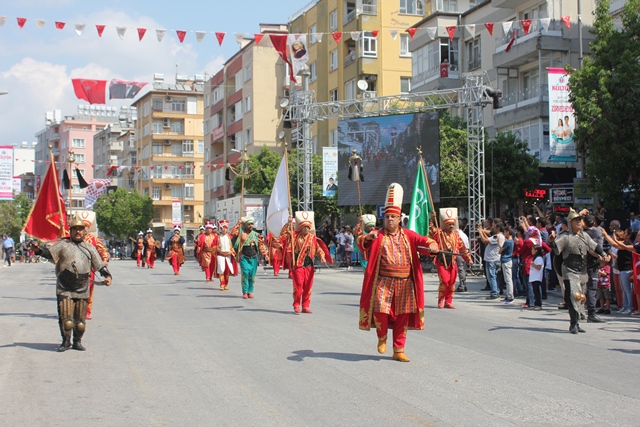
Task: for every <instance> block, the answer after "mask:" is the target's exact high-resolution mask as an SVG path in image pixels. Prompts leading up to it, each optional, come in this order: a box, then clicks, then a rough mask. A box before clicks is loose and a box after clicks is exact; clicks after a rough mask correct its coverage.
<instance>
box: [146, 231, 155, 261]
mask: <svg viewBox="0 0 640 427" xmlns="http://www.w3.org/2000/svg"><path fill="white" fill-rule="evenodd" d="M147 233H149V235H148V236H147V239H146V242H145V243H146V244H147V268H153V267H154V265H155V263H156V241H155V239H154V238H153V236H152V235H151V232H150V231H148V232H147Z"/></svg>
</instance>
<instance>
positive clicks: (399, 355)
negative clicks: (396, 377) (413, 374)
mask: <svg viewBox="0 0 640 427" xmlns="http://www.w3.org/2000/svg"><path fill="white" fill-rule="evenodd" d="M393 360H397V361H398V362H409V361H410V360H411V359H409V358H408V357H407V356H405V354H404V351H403V352H401V353H399V352H394V353H393Z"/></svg>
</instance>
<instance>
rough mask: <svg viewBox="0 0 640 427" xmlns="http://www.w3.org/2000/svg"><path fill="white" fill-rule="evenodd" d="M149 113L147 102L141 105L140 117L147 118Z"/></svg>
mask: <svg viewBox="0 0 640 427" xmlns="http://www.w3.org/2000/svg"><path fill="white" fill-rule="evenodd" d="M149 113H150V111H149V102H145V103H144V104H142V117H147V116H148V115H149Z"/></svg>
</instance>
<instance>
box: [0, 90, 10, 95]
mask: <svg viewBox="0 0 640 427" xmlns="http://www.w3.org/2000/svg"><path fill="white" fill-rule="evenodd" d="M8 93H9V92H7V91H6V90H0V95H7V94H8Z"/></svg>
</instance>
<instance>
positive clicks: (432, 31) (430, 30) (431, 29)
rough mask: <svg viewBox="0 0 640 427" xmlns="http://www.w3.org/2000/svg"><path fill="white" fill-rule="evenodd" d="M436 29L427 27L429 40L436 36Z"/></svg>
mask: <svg viewBox="0 0 640 427" xmlns="http://www.w3.org/2000/svg"><path fill="white" fill-rule="evenodd" d="M437 31H438V27H427V34H428V35H429V38H430V39H431V40H433V39H435V38H436V32H437Z"/></svg>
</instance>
